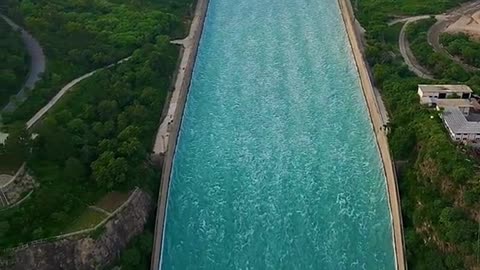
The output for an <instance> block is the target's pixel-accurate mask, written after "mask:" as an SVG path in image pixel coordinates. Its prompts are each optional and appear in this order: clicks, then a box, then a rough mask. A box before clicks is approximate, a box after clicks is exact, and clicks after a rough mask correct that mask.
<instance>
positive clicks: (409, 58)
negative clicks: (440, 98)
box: [388, 15, 433, 80]
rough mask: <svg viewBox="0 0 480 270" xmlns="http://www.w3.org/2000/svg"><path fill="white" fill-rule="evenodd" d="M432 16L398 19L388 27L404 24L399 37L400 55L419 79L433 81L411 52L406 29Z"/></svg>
mask: <svg viewBox="0 0 480 270" xmlns="http://www.w3.org/2000/svg"><path fill="white" fill-rule="evenodd" d="M430 16H431V15H422V16H414V17H408V18H402V19H396V20H393V21H391V22H390V23H388V25H393V24H396V23H402V22H403V23H404V24H403V26H402V29H401V30H400V35H399V37H398V46H399V48H400V54H401V55H402V57H403V59H404V61H405V64H407V66H408V69H410V71H412V72H413V73H415V75H417V76H418V77H420V78H424V79H430V80H433V76H432V74H431V73H430V72H429V71H428V70H427V69H425V68H424V67H423V66H421V65H420V64H419V63H418V62H417V59H416V58H415V56H414V55H413V53H412V51H411V50H410V45H409V43H408V39H407V35H406V29H407V26H408V25H409V24H410V23H412V22H416V21H419V20H424V19H428V18H430Z"/></svg>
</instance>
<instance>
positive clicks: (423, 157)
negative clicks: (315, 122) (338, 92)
mask: <svg viewBox="0 0 480 270" xmlns="http://www.w3.org/2000/svg"><path fill="white" fill-rule="evenodd" d="M352 3H353V5H354V6H356V7H357V10H356V14H357V17H358V19H359V20H360V23H361V24H362V26H363V27H364V28H365V29H366V30H367V34H366V39H367V48H366V51H367V58H368V62H369V64H370V66H371V67H372V70H373V73H374V79H375V83H376V84H377V86H378V87H379V88H380V89H381V92H382V97H383V99H384V101H385V103H386V105H387V108H388V110H389V113H390V124H389V125H390V127H391V132H390V134H389V143H390V146H391V149H392V151H393V154H394V158H395V159H396V160H397V161H402V164H405V165H404V166H403V167H404V168H403V169H402V170H401V173H400V175H399V178H398V181H399V186H400V191H401V201H402V211H403V221H404V227H405V240H406V248H407V261H408V264H409V268H410V269H416V270H417V269H439V270H441V269H456V270H457V269H474V267H476V266H477V267H478V265H477V264H478V259H479V254H480V253H479V249H478V246H477V238H478V222H477V221H478V218H477V216H478V210H479V209H480V204H479V203H480V201H479V199H480V196H479V195H480V183H479V175H478V174H477V173H476V171H478V160H475V159H474V158H473V157H472V155H471V150H470V149H468V148H465V147H463V146H460V145H455V144H454V143H452V142H451V140H450V139H449V137H448V135H447V134H446V132H445V129H444V127H443V125H442V123H441V120H440V119H439V117H438V112H436V111H433V110H430V109H427V108H425V107H422V106H420V104H419V99H418V96H417V93H416V91H417V85H418V84H419V83H457V82H467V83H469V84H471V85H472V86H473V87H474V88H475V89H476V91H478V90H480V89H479V88H478V86H479V85H480V84H479V83H476V80H477V79H476V75H475V74H469V73H467V72H465V71H464V70H463V69H458V66H455V65H454V64H453V63H452V62H451V61H450V60H449V59H448V58H446V59H445V57H446V56H443V55H436V54H435V53H434V52H433V49H432V48H430V47H429V46H427V45H428V43H427V44H426V32H425V31H426V29H428V27H429V25H431V24H432V23H433V22H432V21H428V20H427V21H426V22H423V23H421V24H419V25H416V26H414V28H412V29H410V30H409V40H410V42H411V43H412V49H413V50H414V53H415V55H416V56H417V58H419V59H418V60H419V61H420V62H421V63H422V64H425V65H426V67H427V68H430V69H432V71H434V74H435V76H436V77H437V78H439V80H438V81H428V80H423V79H420V78H418V77H416V76H415V75H414V74H413V73H411V72H410V71H409V70H408V68H407V67H406V65H405V64H404V62H403V59H402V57H401V56H400V54H399V53H398V26H391V27H389V26H388V25H387V22H388V21H389V20H391V19H393V18H396V17H399V16H406V15H418V14H438V13H442V12H444V11H445V10H446V9H448V8H451V7H454V6H455V5H458V4H459V3H460V1H440V0H433V1H417V0H407V1H389V0H358V1H353V2H352ZM422 24H423V25H422ZM417 26H418V28H417ZM425 44H426V45H425ZM431 57H436V58H433V59H432V58H431ZM429 61H431V63H429Z"/></svg>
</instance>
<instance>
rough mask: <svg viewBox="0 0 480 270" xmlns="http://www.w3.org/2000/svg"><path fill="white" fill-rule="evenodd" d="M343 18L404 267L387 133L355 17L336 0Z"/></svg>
mask: <svg viewBox="0 0 480 270" xmlns="http://www.w3.org/2000/svg"><path fill="white" fill-rule="evenodd" d="M338 4H339V7H340V11H341V13H342V18H343V21H344V23H345V29H346V31H347V35H348V39H349V41H350V45H351V49H352V53H353V56H354V59H355V63H356V66H357V70H358V74H359V77H360V82H361V86H362V91H363V94H364V97H365V101H366V103H367V107H368V112H369V114H370V119H371V122H372V125H373V129H374V132H375V137H376V140H377V145H378V149H379V151H380V155H381V158H382V162H383V168H384V172H385V177H386V180H387V191H388V197H389V205H390V214H391V217H392V223H393V224H392V230H393V232H392V233H393V239H394V248H395V261H396V266H397V269H398V270H404V269H406V267H407V265H406V261H405V245H404V241H403V224H402V216H401V208H400V206H401V204H400V194H399V191H398V185H397V179H396V174H395V170H394V163H393V160H392V157H391V155H390V150H389V148H388V140H387V136H386V134H385V132H384V130H383V129H382V126H383V124H382V118H381V114H380V110H379V108H378V104H377V101H376V99H375V93H374V90H373V85H372V81H371V78H370V76H369V73H368V69H367V66H366V61H365V58H364V57H363V53H362V49H361V47H360V46H361V42H360V35H359V33H358V32H357V31H356V28H355V16H354V14H353V10H352V7H351V4H350V2H349V1H348V0H338Z"/></svg>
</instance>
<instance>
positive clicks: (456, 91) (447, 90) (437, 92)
mask: <svg viewBox="0 0 480 270" xmlns="http://www.w3.org/2000/svg"><path fill="white" fill-rule="evenodd" d="M472 92H473V91H472V89H471V88H470V87H469V86H467V85H463V84H458V85H457V84H436V85H435V84H433V85H430V84H419V85H418V91H417V93H418V95H419V96H420V103H422V104H429V105H436V103H437V101H438V100H441V99H452V98H453V99H470V98H471V96H472Z"/></svg>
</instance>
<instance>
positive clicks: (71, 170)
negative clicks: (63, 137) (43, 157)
mask: <svg viewBox="0 0 480 270" xmlns="http://www.w3.org/2000/svg"><path fill="white" fill-rule="evenodd" d="M85 175H86V170H85V166H84V165H83V164H82V162H81V161H80V160H78V159H77V158H74V157H69V158H68V159H67V161H66V162H65V167H64V168H63V177H64V178H65V179H68V180H71V181H80V180H83V179H84V178H85Z"/></svg>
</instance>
